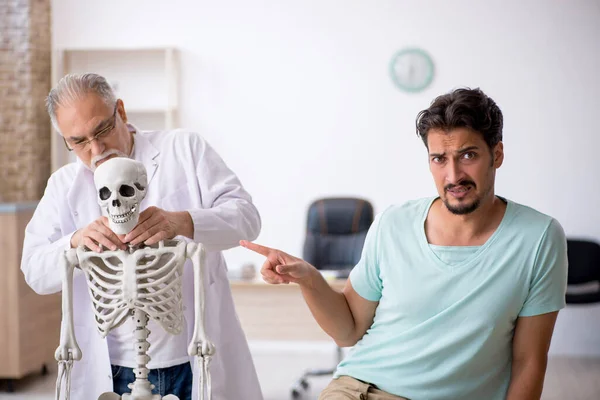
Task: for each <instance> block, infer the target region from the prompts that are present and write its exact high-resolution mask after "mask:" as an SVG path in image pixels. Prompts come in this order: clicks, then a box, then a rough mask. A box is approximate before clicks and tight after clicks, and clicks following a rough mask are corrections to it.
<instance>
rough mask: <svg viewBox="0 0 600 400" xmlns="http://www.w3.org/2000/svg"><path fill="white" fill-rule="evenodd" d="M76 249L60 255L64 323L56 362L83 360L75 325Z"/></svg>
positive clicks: (55, 355)
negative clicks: (74, 277) (74, 282)
mask: <svg viewBox="0 0 600 400" xmlns="http://www.w3.org/2000/svg"><path fill="white" fill-rule="evenodd" d="M76 254H77V253H76V250H75V249H70V250H67V251H66V252H64V253H63V254H61V255H60V259H59V265H60V268H61V272H62V277H63V282H62V287H63V288H62V316H63V317H62V322H61V329H60V345H59V346H58V348H57V349H56V352H55V353H54V358H55V359H56V361H68V360H69V359H71V360H77V361H79V360H81V349H80V348H79V346H78V345H77V340H76V339H75V328H74V323H73V271H74V270H75V266H76V265H77V255H76Z"/></svg>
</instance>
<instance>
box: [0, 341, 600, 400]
mask: <svg viewBox="0 0 600 400" xmlns="http://www.w3.org/2000/svg"><path fill="white" fill-rule="evenodd" d="M253 355H254V359H255V364H256V368H257V371H258V375H259V379H260V381H261V385H262V387H263V393H264V396H265V400H288V399H291V396H290V387H291V385H292V383H293V382H294V381H295V380H296V379H297V378H298V375H299V373H300V372H301V371H303V370H304V369H306V368H313V367H323V366H329V365H332V364H333V362H334V352H333V349H332V351H331V352H330V351H324V350H323V349H319V350H317V351H314V350H313V351H308V350H304V351H292V352H290V351H286V350H284V349H275V350H273V349H269V350H264V349H259V350H254V349H253ZM55 379H56V368H55V367H54V366H51V367H50V373H49V374H48V375H47V376H45V377H43V376H41V375H34V376H30V377H27V378H25V379H23V380H20V381H18V382H16V384H15V392H14V393H6V392H5V388H4V386H2V385H0V400H9V399H10V400H13V399H19V400H54V395H53V391H54V384H55ZM329 379H330V378H329V377H320V378H313V379H311V380H310V388H309V391H308V392H306V393H305V395H303V396H302V399H303V400H316V399H317V397H318V394H319V392H320V390H322V389H323V388H324V387H325V385H327V383H328V382H329ZM559 399H560V400H564V399H567V400H599V399H600V358H568V357H551V359H550V362H549V365H548V370H547V373H546V381H545V385H544V394H543V396H542V400H559ZM236 400H237V399H236Z"/></svg>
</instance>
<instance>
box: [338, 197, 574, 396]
mask: <svg viewBox="0 0 600 400" xmlns="http://www.w3.org/2000/svg"><path fill="white" fill-rule="evenodd" d="M434 200H435V198H425V199H420V200H416V201H411V202H408V203H406V204H404V205H401V206H393V207H390V208H388V209H387V210H385V211H384V212H383V213H381V214H379V215H378V216H377V218H376V219H375V221H374V223H373V225H372V226H371V228H370V229H369V233H368V235H367V239H366V241H365V245H364V248H363V253H362V257H361V260H360V262H359V263H358V264H357V265H356V267H355V268H354V269H353V270H352V272H351V274H350V281H351V283H352V286H353V288H354V290H355V291H356V292H357V293H358V294H359V295H360V296H362V297H363V298H365V299H367V300H371V301H378V302H379V304H378V306H377V310H376V312H375V319H374V321H373V325H371V327H370V328H369V329H368V330H367V332H366V334H365V335H364V336H363V338H362V339H361V340H360V341H359V342H358V343H357V344H356V345H355V346H354V347H353V348H352V349H351V350H350V352H349V354H348V356H347V357H346V358H345V359H344V360H343V361H342V362H341V363H340V364H339V365H338V368H337V371H336V373H335V377H337V376H341V375H348V376H352V377H354V378H356V379H360V380H363V381H366V382H369V383H372V384H374V385H376V386H377V387H378V388H379V389H381V390H384V391H386V392H389V393H392V394H395V395H397V396H403V397H406V398H409V399H411V400H438V399H439V400H448V399H461V400H484V399H485V400H496V399H497V400H500V399H504V398H505V397H506V393H507V390H508V386H509V383H510V372H511V360H512V338H513V332H514V327H515V323H516V320H517V318H518V317H528V316H533V315H538V314H544V313H548V312H552V311H557V310H559V309H561V308H563V307H564V306H565V292H566V285H567V250H566V238H565V234H564V232H563V229H562V227H561V226H560V224H559V223H558V222H557V221H556V220H555V219H553V218H551V217H549V216H547V215H544V214H542V213H540V212H538V211H535V210H533V209H532V208H529V207H526V206H523V205H520V204H517V203H514V202H512V201H510V200H506V199H503V200H505V201H506V202H507V207H506V212H505V215H504V217H503V219H502V222H501V223H500V225H499V226H498V228H497V229H496V231H495V232H494V234H493V235H492V236H491V237H490V238H489V239H488V240H487V242H486V243H485V244H484V245H482V246H474V247H444V246H433V245H430V244H429V243H428V242H427V237H426V236H425V229H424V224H425V219H426V217H427V214H428V211H429V208H430V206H431V204H432V203H433V201H434Z"/></svg>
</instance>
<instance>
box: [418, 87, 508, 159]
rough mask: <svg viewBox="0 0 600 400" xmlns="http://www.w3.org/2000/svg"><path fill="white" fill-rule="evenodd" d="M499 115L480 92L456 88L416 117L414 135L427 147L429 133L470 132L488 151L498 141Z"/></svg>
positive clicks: (500, 113) (500, 118)
mask: <svg viewBox="0 0 600 400" xmlns="http://www.w3.org/2000/svg"><path fill="white" fill-rule="evenodd" d="M502 123H503V120H502V111H500V108H499V107H498V106H497V105H496V103H495V102H494V100H492V99H491V98H489V97H488V96H487V95H486V94H485V93H483V92H482V91H481V89H479V88H476V89H470V88H460V89H456V90H454V91H452V92H450V93H447V94H444V95H441V96H438V97H437V98H436V99H435V100H434V101H433V102H432V103H431V105H430V106H429V108H427V109H425V110H423V111H421V112H420V113H419V114H418V115H417V135H418V136H420V137H421V139H422V140H423V143H425V146H426V147H427V134H428V133H429V131H430V130H431V129H442V130H444V131H446V132H449V131H450V130H452V129H455V128H461V127H465V128H470V129H472V130H473V131H475V132H478V133H480V134H482V135H483V139H484V140H485V142H486V143H487V145H488V146H489V148H490V150H491V149H492V148H493V147H494V146H495V145H496V144H497V143H498V142H500V141H501V140H502Z"/></svg>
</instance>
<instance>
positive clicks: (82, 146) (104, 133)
mask: <svg viewBox="0 0 600 400" xmlns="http://www.w3.org/2000/svg"><path fill="white" fill-rule="evenodd" d="M117 106H118V103H117V104H115V109H114V111H113V115H112V117H111V120H110V123H109V124H108V125H107V126H105V127H104V128H102V129H100V130H99V131H98V132H97V133H96V134H95V135H94V136H93V137H92V138H91V139H87V140H84V139H82V140H77V141H74V142H72V143H71V144H69V142H67V139H65V138H64V137H63V141H64V142H65V146H66V147H67V150H69V151H73V150H77V151H85V150H88V149H89V148H90V146H91V144H92V142H93V141H94V140H98V139H102V138H105V137H108V136H110V135H111V134H112V133H113V131H114V129H115V126H116V125H117Z"/></svg>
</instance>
